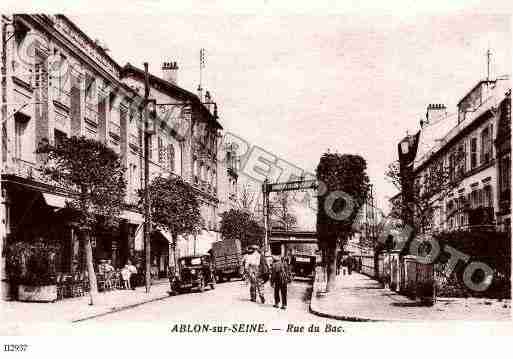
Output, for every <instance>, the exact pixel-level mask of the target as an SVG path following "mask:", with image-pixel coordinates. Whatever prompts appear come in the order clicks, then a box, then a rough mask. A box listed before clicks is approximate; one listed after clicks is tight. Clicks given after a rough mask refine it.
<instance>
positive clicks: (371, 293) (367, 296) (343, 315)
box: [310, 272, 511, 321]
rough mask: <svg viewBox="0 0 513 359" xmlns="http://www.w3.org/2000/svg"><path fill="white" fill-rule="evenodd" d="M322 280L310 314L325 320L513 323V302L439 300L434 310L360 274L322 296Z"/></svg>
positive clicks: (340, 280)
mask: <svg viewBox="0 0 513 359" xmlns="http://www.w3.org/2000/svg"><path fill="white" fill-rule="evenodd" d="M320 277H322V276H320V275H316V279H315V283H314V290H313V293H312V300H311V302H310V311H311V312H312V313H313V314H316V315H319V316H323V317H329V318H334V319H341V320H347V321H433V320H435V321H437V320H438V321H440V320H493V321H495V320H511V300H503V301H498V300H495V299H484V298H437V301H436V303H435V304H434V305H433V306H431V307H425V306H419V305H418V304H417V302H415V301H413V300H411V299H409V298H407V297H405V296H402V295H400V294H397V293H396V292H393V291H391V290H389V289H383V288H382V286H381V285H380V283H378V282H377V281H376V280H374V279H371V278H369V277H367V276H365V275H363V274H360V273H356V272H353V273H352V274H351V275H345V276H338V277H337V286H336V287H337V288H336V289H335V291H333V292H330V293H327V294H325V295H321V296H319V295H317V293H318V291H319V289H322V285H323V283H322V279H323V278H320Z"/></svg>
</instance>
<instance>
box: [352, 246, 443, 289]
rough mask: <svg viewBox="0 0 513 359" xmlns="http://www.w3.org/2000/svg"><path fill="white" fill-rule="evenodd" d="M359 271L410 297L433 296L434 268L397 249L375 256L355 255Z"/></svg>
mask: <svg viewBox="0 0 513 359" xmlns="http://www.w3.org/2000/svg"><path fill="white" fill-rule="evenodd" d="M357 260H358V261H359V262H360V263H361V268H360V272H361V273H362V274H365V275H368V276H369V277H372V278H375V279H377V280H378V281H380V282H381V283H383V285H384V286H388V287H390V289H391V290H393V291H396V292H399V293H401V294H405V295H407V296H409V297H411V298H421V299H425V298H431V299H432V298H433V295H434V282H435V281H434V269H433V265H432V264H424V263H422V262H421V261H420V260H419V259H418V258H417V257H416V256H411V255H408V256H401V255H400V253H399V251H391V252H381V253H379V254H377V256H376V257H375V256H370V255H361V256H357Z"/></svg>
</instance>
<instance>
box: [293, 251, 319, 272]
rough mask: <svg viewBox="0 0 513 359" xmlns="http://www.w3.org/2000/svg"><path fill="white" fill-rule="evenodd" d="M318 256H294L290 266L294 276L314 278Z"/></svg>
mask: <svg viewBox="0 0 513 359" xmlns="http://www.w3.org/2000/svg"><path fill="white" fill-rule="evenodd" d="M315 264H316V256H311V255H306V254H294V255H292V258H291V261H290V265H291V267H292V268H291V271H292V273H293V274H294V276H299V277H313V276H314V274H315Z"/></svg>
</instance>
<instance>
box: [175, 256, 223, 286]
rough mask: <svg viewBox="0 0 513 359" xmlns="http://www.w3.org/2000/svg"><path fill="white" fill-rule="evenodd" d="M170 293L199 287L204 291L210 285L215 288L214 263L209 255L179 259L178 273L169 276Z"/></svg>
mask: <svg viewBox="0 0 513 359" xmlns="http://www.w3.org/2000/svg"><path fill="white" fill-rule="evenodd" d="M169 282H170V289H171V291H170V294H171V295H173V294H177V293H182V292H185V291H191V290H192V289H197V290H198V291H200V292H203V291H204V290H205V288H206V287H207V286H208V285H210V288H212V289H214V288H215V284H216V281H215V278H214V265H213V262H212V258H211V256H209V255H199V256H187V257H181V258H179V259H178V273H172V274H171V275H170V278H169Z"/></svg>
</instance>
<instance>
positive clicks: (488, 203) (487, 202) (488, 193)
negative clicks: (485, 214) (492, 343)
mask: <svg viewBox="0 0 513 359" xmlns="http://www.w3.org/2000/svg"><path fill="white" fill-rule="evenodd" d="M483 207H489V208H492V207H493V194H492V187H491V186H486V187H485V188H484V189H483Z"/></svg>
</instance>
